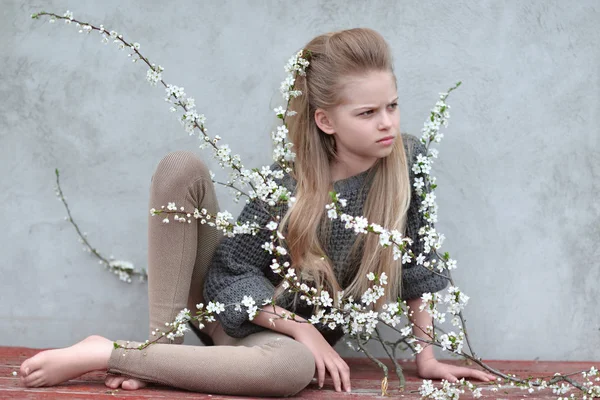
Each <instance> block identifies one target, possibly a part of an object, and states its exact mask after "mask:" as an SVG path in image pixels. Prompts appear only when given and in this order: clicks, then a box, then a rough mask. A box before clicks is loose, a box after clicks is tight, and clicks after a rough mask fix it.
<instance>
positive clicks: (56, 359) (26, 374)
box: [20, 336, 113, 387]
mask: <svg viewBox="0 0 600 400" xmlns="http://www.w3.org/2000/svg"><path fill="white" fill-rule="evenodd" d="M112 350H113V342H112V341H110V340H108V339H106V338H103V337H101V336H90V337H88V338H85V339H84V340H82V341H81V342H79V343H77V344H74V345H73V346H71V347H65V348H64V349H56V350H46V351H42V352H41V353H38V354H36V355H35V356H33V357H31V358H28V359H27V360H25V361H24V362H23V364H21V368H20V372H21V382H22V383H23V385H25V386H28V387H39V386H53V385H57V384H59V383H61V382H65V381H68V380H69V379H73V378H77V377H78V376H81V375H83V374H85V373H87V372H90V371H96V370H106V369H107V368H108V360H109V358H110V354H111V352H112Z"/></svg>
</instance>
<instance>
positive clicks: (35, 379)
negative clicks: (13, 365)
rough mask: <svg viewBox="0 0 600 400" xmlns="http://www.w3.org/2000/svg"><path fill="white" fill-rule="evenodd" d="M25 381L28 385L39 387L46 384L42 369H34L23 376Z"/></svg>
mask: <svg viewBox="0 0 600 400" xmlns="http://www.w3.org/2000/svg"><path fill="white" fill-rule="evenodd" d="M23 383H24V384H25V386H27V387H39V386H42V385H43V384H44V376H43V373H42V371H33V372H31V373H30V374H29V375H27V376H26V377H25V378H23Z"/></svg>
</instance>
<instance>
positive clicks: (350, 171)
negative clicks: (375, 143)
mask: <svg viewBox="0 0 600 400" xmlns="http://www.w3.org/2000/svg"><path fill="white" fill-rule="evenodd" d="M373 165H374V163H370V164H358V165H356V164H355V165H348V164H342V163H339V162H335V161H334V162H332V163H331V165H330V166H329V170H330V173H331V182H337V181H341V180H344V179H348V178H350V177H352V176H356V175H359V174H361V173H363V172H365V171H366V170H368V169H369V168H371V167H372V166H373Z"/></svg>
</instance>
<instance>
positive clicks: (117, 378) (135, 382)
mask: <svg viewBox="0 0 600 400" xmlns="http://www.w3.org/2000/svg"><path fill="white" fill-rule="evenodd" d="M104 384H105V385H106V386H108V387H109V388H111V389H117V388H118V387H119V386H121V387H122V388H123V389H125V390H137V389H141V388H143V387H146V385H147V383H146V382H144V381H140V380H139V379H135V378H128V377H126V376H122V375H108V376H107V377H106V379H105V380H104Z"/></svg>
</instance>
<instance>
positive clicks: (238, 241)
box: [204, 135, 447, 345]
mask: <svg viewBox="0 0 600 400" xmlns="http://www.w3.org/2000/svg"><path fill="white" fill-rule="evenodd" d="M402 140H403V143H404V147H405V151H406V155H407V160H408V161H409V162H408V164H409V165H408V168H409V176H410V182H411V187H412V182H413V180H414V173H413V172H412V164H413V163H414V162H415V160H416V157H417V155H418V154H421V153H422V154H425V146H423V144H422V143H421V142H420V141H419V140H418V139H417V138H415V137H414V136H411V135H402ZM370 171H371V170H367V171H364V172H362V173H360V174H358V175H355V176H352V177H349V178H346V179H343V180H339V181H336V182H334V184H333V187H334V190H335V191H336V192H337V193H338V194H339V196H340V197H341V198H343V199H346V200H347V206H346V207H345V208H344V212H345V213H347V214H349V215H354V216H358V215H363V210H362V208H363V204H364V202H365V200H366V197H367V194H368V190H364V189H365V188H366V189H368V188H369V187H370V181H369V178H370V177H369V172H370ZM278 183H279V184H283V185H285V187H287V188H288V189H289V190H290V191H291V192H294V191H295V186H296V185H295V181H294V179H293V178H291V177H290V176H289V175H288V174H285V176H284V178H283V180H282V181H281V182H278ZM361 189H363V190H361ZM419 204H420V199H419V197H418V196H417V195H416V193H415V192H414V187H413V189H412V193H411V201H410V206H409V210H408V214H407V221H406V232H405V234H406V236H408V237H410V238H411V239H412V240H413V245H412V247H411V248H412V250H413V252H414V254H415V255H418V254H419V253H421V252H423V244H422V242H421V241H419V237H418V231H419V228H420V227H421V226H423V225H424V224H425V223H426V222H425V221H424V220H423V218H422V216H421V214H420V213H419V210H418V209H419ZM280 208H282V209H278V210H277V215H283V214H284V213H285V211H286V210H287V206H286V205H284V206H281V207H280ZM271 219H272V217H271V216H270V215H269V213H268V212H266V211H265V209H264V208H263V206H261V205H260V204H257V203H256V201H252V202H250V203H248V204H246V206H245V207H244V209H243V210H242V212H241V214H240V216H239V217H238V220H239V221H242V222H245V221H255V222H257V223H258V224H259V225H260V226H261V227H264V226H265V225H266V224H267V223H268V222H269V221H270V220H271ZM330 232H331V234H330V239H329V243H328V244H327V246H325V249H326V253H327V256H328V257H329V258H330V260H331V261H332V263H333V268H334V272H335V275H336V278H337V279H338V282H339V283H340V285H341V286H342V287H346V286H347V285H348V284H349V283H350V282H351V281H352V279H353V278H354V274H355V273H356V268H357V267H358V264H359V263H360V259H358V260H352V259H350V257H348V255H349V253H350V249H351V248H352V245H353V244H354V241H355V240H356V237H357V235H356V234H355V233H354V231H352V230H351V229H346V228H345V227H344V223H343V222H342V221H341V220H340V219H339V218H338V219H336V220H333V221H332V222H331V231H330ZM270 234H271V232H269V231H266V230H261V231H260V232H259V233H258V234H256V235H236V236H235V237H232V238H229V237H225V238H224V239H223V240H222V241H221V243H220V245H219V247H218V248H217V250H216V252H215V255H214V257H213V260H212V263H211V266H210V268H209V271H208V273H207V277H206V280H205V286H204V295H205V298H206V301H218V302H220V303H224V304H232V303H240V302H241V301H242V299H243V297H244V296H251V297H252V298H253V299H254V300H255V301H256V303H257V306H259V307H260V306H261V305H262V301H263V300H264V299H269V298H271V297H273V295H274V288H275V286H276V285H277V284H279V283H280V282H281V278H280V277H279V276H278V275H276V274H275V273H273V272H272V271H271V268H270V264H271V259H272V258H273V256H272V255H271V254H269V253H268V252H267V251H265V250H264V249H263V248H261V245H262V244H264V243H265V242H268V241H269V236H270ZM355 258H359V257H355ZM399 284H401V285H402V290H401V293H402V298H403V299H405V300H406V299H412V298H417V297H420V296H421V295H422V294H423V293H425V292H437V291H439V290H441V289H443V288H444V287H446V285H447V279H445V278H443V277H440V276H439V275H436V274H434V273H432V272H431V271H428V270H427V269H426V268H424V267H422V266H418V265H416V264H415V263H414V260H413V261H412V262H411V263H407V264H404V265H403V268H402V280H401V282H399ZM289 300H290V296H287V297H286V296H281V298H280V299H278V305H280V306H282V307H283V308H286V309H288V310H289V311H292V312H296V313H297V314H298V315H301V316H302V317H305V318H309V317H310V315H311V314H312V307H310V306H307V305H306V304H304V302H303V301H299V302H298V303H302V304H300V305H297V306H296V307H293V304H291V303H290V301H289ZM217 318H218V319H219V321H220V322H221V324H222V326H223V329H224V330H225V332H226V333H227V334H228V335H230V336H232V337H238V338H240V337H245V336H247V335H249V334H252V333H255V332H259V331H262V330H264V329H265V328H263V327H261V326H259V325H256V324H253V323H252V322H251V321H249V320H248V313H247V312H246V311H245V309H244V310H242V311H235V310H234V309H233V308H232V307H228V308H227V309H226V310H225V311H224V312H221V313H220V314H219V315H218V316H217ZM316 328H317V329H318V330H319V331H320V332H321V333H322V334H323V336H324V337H325V339H327V341H328V342H329V343H331V344H332V345H333V344H334V343H335V342H337V341H338V340H339V339H340V338H341V337H342V336H343V332H342V330H341V329H340V328H337V329H335V330H333V331H332V330H331V329H329V328H328V327H326V326H322V325H320V324H317V325H316Z"/></svg>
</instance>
